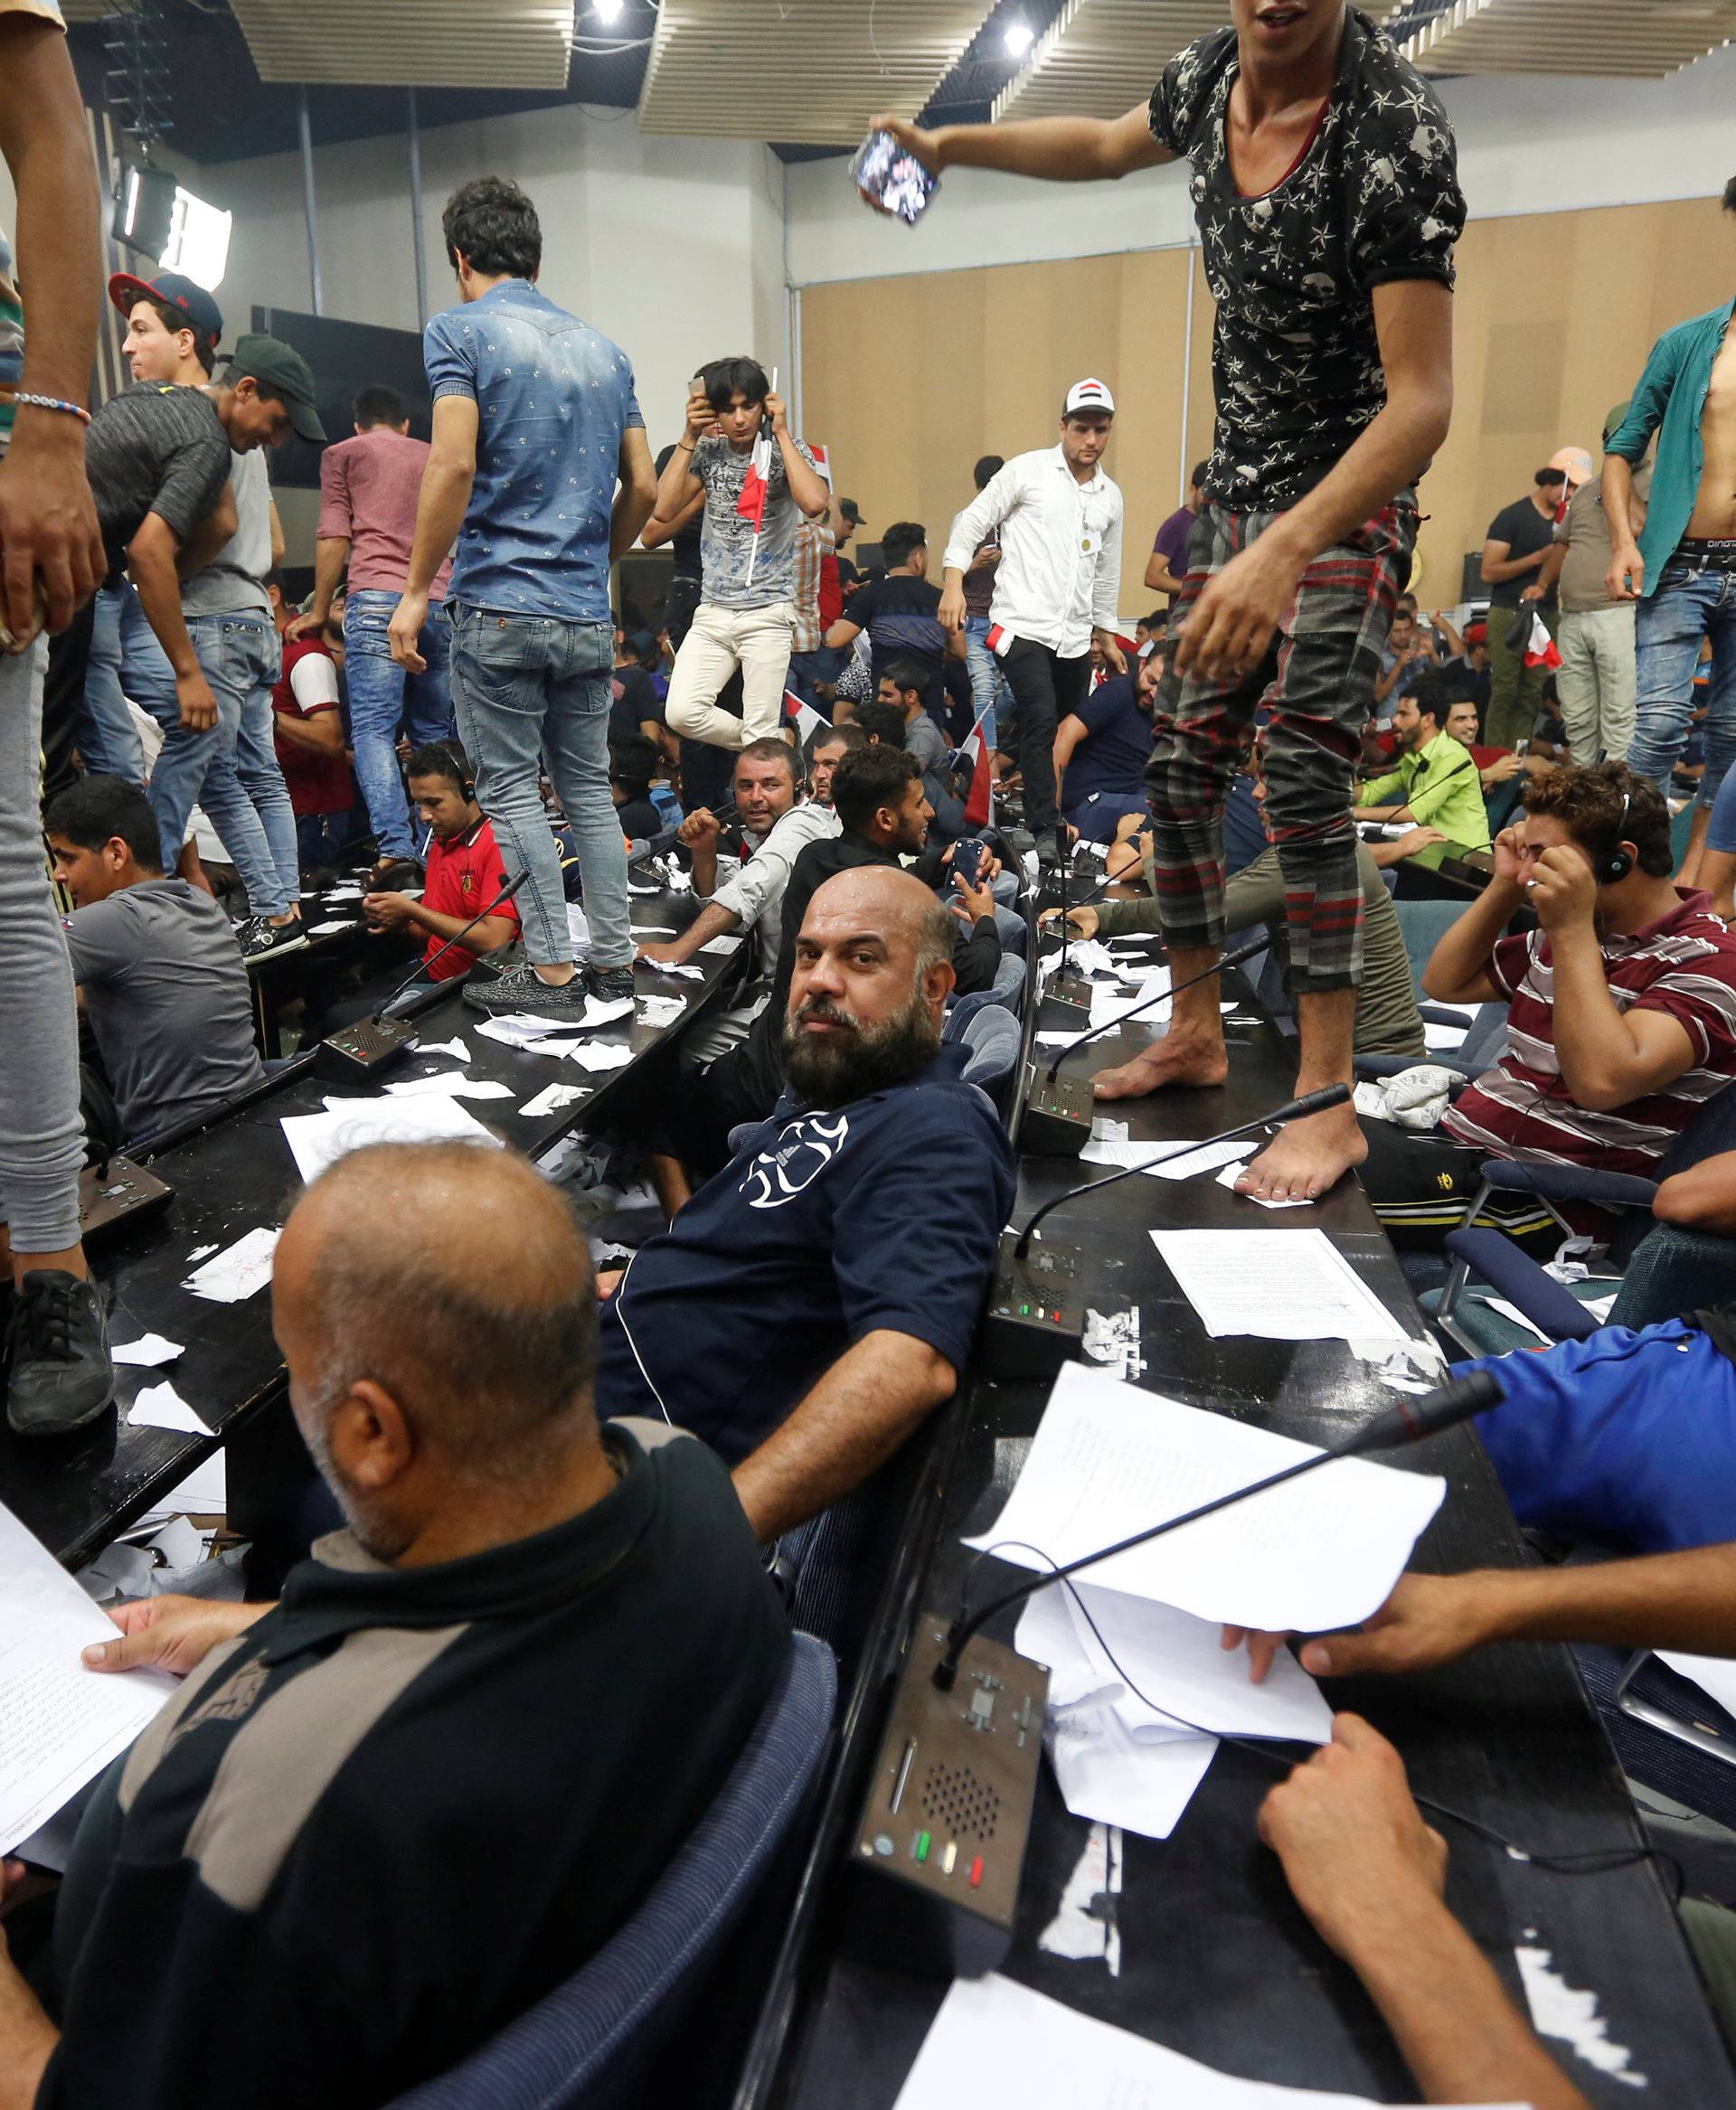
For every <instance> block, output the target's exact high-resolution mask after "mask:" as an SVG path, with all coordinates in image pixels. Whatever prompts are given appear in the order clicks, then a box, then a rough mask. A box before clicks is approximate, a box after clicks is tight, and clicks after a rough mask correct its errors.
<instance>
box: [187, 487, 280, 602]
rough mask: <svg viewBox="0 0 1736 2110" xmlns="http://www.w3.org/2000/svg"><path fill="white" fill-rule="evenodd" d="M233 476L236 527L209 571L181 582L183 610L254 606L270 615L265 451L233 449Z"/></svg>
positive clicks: (269, 498) (268, 510)
mask: <svg viewBox="0 0 1736 2110" xmlns="http://www.w3.org/2000/svg"><path fill="white" fill-rule="evenodd" d="M229 481H230V484H231V487H232V488H233V490H234V493H235V513H236V519H237V524H236V529H235V532H234V533H233V534H232V535H231V537H230V538H229V540H228V542H225V543H224V544H223V546H222V549H221V550H219V551H218V552H217V554H216V555H215V556H214V557H213V558H212V560H211V562H210V563H209V564H207V565H206V566H205V568H204V570H203V571H195V572H194V573H193V577H192V578H191V579H187V580H186V581H185V582H184V585H183V586H182V589H181V613H182V614H183V615H184V616H238V615H241V614H242V613H244V612H245V611H246V610H248V609H253V610H255V611H257V612H258V613H259V614H260V615H263V616H265V617H267V618H268V619H269V617H270V614H271V596H270V595H269V593H267V591H266V590H265V580H266V574H267V573H268V572H269V570H270V569H271V479H270V478H269V476H267V475H266V473H265V454H264V450H263V449H262V448H259V447H254V448H253V449H252V450H251V451H250V453H247V454H231V457H230V465H229Z"/></svg>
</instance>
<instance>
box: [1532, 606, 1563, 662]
mask: <svg viewBox="0 0 1736 2110" xmlns="http://www.w3.org/2000/svg"><path fill="white" fill-rule="evenodd" d="M1525 664H1526V665H1527V666H1540V667H1558V666H1560V665H1561V654H1560V653H1559V652H1558V651H1557V650H1556V649H1555V640H1554V639H1553V638H1552V636H1550V634H1549V627H1548V626H1547V625H1546V624H1545V623H1544V621H1543V617H1541V616H1540V615H1538V614H1537V613H1536V612H1535V611H1534V610H1533V614H1532V618H1531V632H1530V635H1529V636H1527V637H1526V639H1525Z"/></svg>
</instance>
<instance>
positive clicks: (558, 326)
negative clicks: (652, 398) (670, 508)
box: [422, 278, 645, 623]
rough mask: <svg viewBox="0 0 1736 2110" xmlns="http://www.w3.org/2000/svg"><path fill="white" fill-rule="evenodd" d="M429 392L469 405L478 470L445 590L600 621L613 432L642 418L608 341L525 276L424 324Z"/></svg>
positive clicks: (519, 609)
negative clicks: (465, 399)
mask: <svg viewBox="0 0 1736 2110" xmlns="http://www.w3.org/2000/svg"><path fill="white" fill-rule="evenodd" d="M422 360H423V363H424V365H425V366H426V367H427V370H428V383H429V389H430V390H431V391H432V392H433V394H434V397H435V399H436V400H437V401H438V400H439V398H440V397H441V396H469V397H470V398H472V399H473V400H474V401H475V402H476V410H477V432H476V481H475V483H474V484H473V485H472V486H471V491H470V504H469V509H468V511H467V513H466V514H465V516H464V525H463V527H462V528H461V529H460V530H459V532H458V551H457V554H456V556H455V558H454V560H453V565H452V583H451V586H450V587H449V588H448V595H449V597H450V598H451V599H452V600H453V601H455V602H458V601H462V602H467V603H468V604H469V605H470V606H471V607H473V608H495V609H499V610H501V611H503V612H505V613H507V614H513V615H526V616H549V617H554V618H555V619H557V620H558V621H561V622H567V623H607V622H609V620H610V619H611V617H610V613H609V510H610V507H611V506H612V505H613V504H614V499H615V485H616V480H617V476H618V469H619V463H620V454H621V438H622V435H623V434H624V433H625V432H626V431H627V428H628V427H629V426H634V425H637V426H643V425H644V423H645V419H643V418H642V417H641V416H640V415H639V406H638V401H637V398H636V397H635V395H634V392H633V369H632V367H631V366H630V365H629V364H628V363H627V355H626V353H623V352H622V351H621V349H620V348H619V346H618V345H616V344H610V343H609V339H608V338H607V337H605V336H602V335H601V334H599V332H597V331H596V330H593V329H592V328H591V327H590V325H589V324H587V323H581V322H580V320H579V318H578V317H577V316H571V315H568V314H567V312H566V311H565V309H564V308H559V307H557V306H555V305H554V303H553V302H552V300H549V299H546V298H545V297H543V295H542V294H541V293H539V292H538V291H537V289H536V287H534V286H533V285H532V284H531V283H530V282H529V280H528V279H524V278H509V279H507V280H506V281H505V283H504V284H502V285H499V286H496V287H492V288H491V289H490V290H489V291H488V292H486V293H485V294H484V295H483V297H481V299H480V300H475V301H470V302H467V303H466V305H465V306H461V307H452V308H448V309H447V310H446V311H445V312H444V313H443V314H441V315H437V316H435V317H434V319H433V320H432V321H431V322H430V323H429V325H428V328H427V330H426V332H425V333H424V334H423V337H422Z"/></svg>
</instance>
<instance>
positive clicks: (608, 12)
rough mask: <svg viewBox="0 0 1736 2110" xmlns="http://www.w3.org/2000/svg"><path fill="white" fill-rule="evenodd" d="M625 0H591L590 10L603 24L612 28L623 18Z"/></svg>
mask: <svg viewBox="0 0 1736 2110" xmlns="http://www.w3.org/2000/svg"><path fill="white" fill-rule="evenodd" d="M622 5H623V0H591V9H590V12H591V13H592V14H594V15H595V16H596V17H597V19H598V21H599V22H600V23H601V24H603V26H604V27H605V28H606V29H608V28H612V27H613V25H614V24H616V23H618V21H619V20H620V19H621V7H622Z"/></svg>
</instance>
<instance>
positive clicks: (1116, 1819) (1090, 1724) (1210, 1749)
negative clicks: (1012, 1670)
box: [1043, 1705, 1218, 2103]
mask: <svg viewBox="0 0 1736 2110" xmlns="http://www.w3.org/2000/svg"><path fill="white" fill-rule="evenodd" d="M1043 1748H1044V1749H1045V1750H1046V1751H1047V1752H1048V1754H1049V1763H1050V1764H1051V1765H1052V1766H1053V1767H1054V1769H1055V1785H1056V1786H1057V1787H1059V1788H1060V1790H1061V1800H1062V1802H1064V1803H1065V1804H1066V1805H1067V1807H1068V1808H1069V1809H1070V1810H1071V1812H1072V1813H1073V1815H1074V1816H1075V1817H1084V1818H1086V1819H1088V1820H1090V1822H1091V1823H1099V1824H1114V1825H1117V1826H1118V1827H1119V1828H1120V1829H1121V1830H1122V1831H1124V1832H1139V1833H1141V1834H1142V1835H1143V1836H1144V1837H1145V1838H1147V1839H1167V1838H1168V1837H1169V1835H1170V1833H1171V1832H1173V1831H1174V1830H1175V1827H1176V1825H1177V1824H1178V1823H1180V1822H1181V1819H1182V1813H1183V1812H1184V1810H1185V1809H1186V1808H1187V1805H1188V1804H1189V1803H1190V1802H1191V1801H1192V1800H1193V1799H1194V1790H1195V1789H1196V1788H1197V1787H1198V1786H1199V1785H1200V1783H1201V1782H1202V1781H1203V1779H1204V1778H1205V1776H1206V1773H1207V1771H1208V1769H1209V1768H1210V1766H1211V1764H1212V1759H1213V1757H1215V1756H1216V1755H1217V1748H1218V1739H1217V1738H1215V1737H1170V1738H1165V1739H1164V1740H1163V1741H1161V1742H1151V1741H1144V1740H1141V1739H1139V1738H1135V1737H1134V1736H1133V1735H1132V1734H1131V1733H1130V1731H1129V1730H1128V1729H1127V1725H1126V1723H1125V1722H1123V1721H1122V1719H1121V1717H1120V1715H1119V1713H1118V1711H1117V1710H1116V1709H1114V1708H1113V1707H1099V1706H1091V1705H1086V1706H1080V1707H1071V1708H1067V1709H1064V1710H1055V1711H1054V1712H1052V1714H1051V1716H1050V1717H1049V1719H1048V1720H1047V1721H1046V1722H1045V1723H1044V1725H1043ZM1057 2100H1058V2101H1065V2102H1070V2103H1071V2101H1073V2100H1074V2098H1073V2097H1071V2096H1063V2097H1058V2098H1057Z"/></svg>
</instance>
